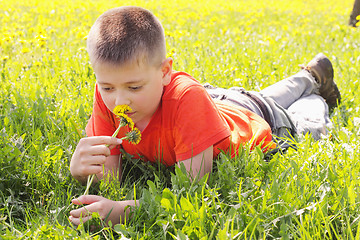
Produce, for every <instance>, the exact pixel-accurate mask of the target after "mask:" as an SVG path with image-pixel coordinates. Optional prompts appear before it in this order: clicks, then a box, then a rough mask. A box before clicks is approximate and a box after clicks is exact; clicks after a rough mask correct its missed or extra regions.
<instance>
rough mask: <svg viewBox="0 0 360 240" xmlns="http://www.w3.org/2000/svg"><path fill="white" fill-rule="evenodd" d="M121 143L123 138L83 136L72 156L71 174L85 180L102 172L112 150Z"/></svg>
mask: <svg viewBox="0 0 360 240" xmlns="http://www.w3.org/2000/svg"><path fill="white" fill-rule="evenodd" d="M121 143H122V140H121V139H118V138H113V137H110V136H96V137H86V138H82V139H81V140H80V141H79V143H78V145H77V146H76V149H75V152H74V154H73V156H72V158H71V162H70V172H71V175H72V176H73V177H74V178H76V179H77V180H78V181H80V182H84V181H85V180H86V177H87V176H89V175H91V174H99V173H101V172H102V170H103V167H102V165H103V164H105V161H106V159H107V157H108V156H110V150H111V149H112V148H114V147H115V146H116V145H119V144H121Z"/></svg>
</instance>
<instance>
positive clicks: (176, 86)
mask: <svg viewBox="0 0 360 240" xmlns="http://www.w3.org/2000/svg"><path fill="white" fill-rule="evenodd" d="M199 90H200V91H204V92H206V90H205V88H204V87H203V85H201V84H200V82H199V81H197V80H196V79H195V78H194V77H193V76H191V75H190V74H188V73H186V72H181V71H173V73H172V75H171V81H170V83H169V85H167V86H166V87H165V89H164V94H163V97H162V100H170V99H180V98H181V97H183V96H184V94H186V93H188V92H193V91H199Z"/></svg>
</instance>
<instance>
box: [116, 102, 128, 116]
mask: <svg viewBox="0 0 360 240" xmlns="http://www.w3.org/2000/svg"><path fill="white" fill-rule="evenodd" d="M131 110H132V109H131V108H130V107H129V106H128V105H125V104H123V105H117V106H116V107H115V108H114V110H113V113H114V114H115V115H118V116H119V115H123V114H124V113H126V112H129V111H131Z"/></svg>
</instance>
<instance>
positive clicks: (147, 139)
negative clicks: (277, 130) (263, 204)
mask: <svg viewBox="0 0 360 240" xmlns="http://www.w3.org/2000/svg"><path fill="white" fill-rule="evenodd" d="M118 125H119V123H118V119H117V118H116V116H115V115H114V114H113V113H112V112H111V111H110V110H109V109H107V107H106V106H105V104H104V102H103V100H102V98H101V95H100V93H99V91H98V88H97V85H96V88H95V99H94V106H93V113H92V116H91V118H90V120H89V122H88V124H87V126H86V133H87V135H88V136H89V137H90V136H101V135H104V136H111V135H112V134H113V133H114V131H115V129H116V128H117V126H118ZM127 131H128V129H127V127H124V128H122V129H121V130H120V132H119V134H118V137H123V136H124V135H125V133H126V132H127ZM271 140H272V136H271V130H270V126H269V125H268V124H267V122H266V121H265V120H264V119H262V118H261V117H260V116H258V115H256V114H255V113H253V112H250V111H248V110H246V109H245V108H242V107H240V106H235V105H232V104H231V105H229V104H227V103H223V102H214V101H213V100H212V99H211V97H210V96H209V94H208V93H207V91H206V90H205V88H204V87H203V86H202V85H201V84H200V83H199V82H198V81H196V80H195V79H194V78H193V77H192V76H190V75H188V74H187V73H184V72H173V74H172V77H171V82H170V84H169V85H167V86H165V87H164V92H163V96H162V98H161V103H160V105H159V106H158V108H157V110H156V112H155V113H154V115H153V116H152V118H151V120H150V122H149V124H148V125H147V127H146V128H145V129H144V130H143V131H142V132H141V141H140V143H139V144H137V145H133V144H130V143H128V142H127V141H124V142H123V144H122V146H123V148H124V150H125V151H126V152H127V153H129V154H131V155H133V156H135V157H139V156H142V157H143V159H144V160H145V161H152V162H157V161H161V162H162V163H164V164H166V165H168V166H170V165H173V164H175V163H176V162H179V161H182V160H185V159H189V158H191V157H192V156H195V155H197V154H199V153H201V152H202V151H204V150H205V149H207V148H208V147H210V146H211V145H213V146H214V157H216V156H217V155H218V154H219V153H220V151H221V150H223V151H225V152H226V151H228V150H229V149H232V150H235V151H232V154H234V153H235V152H236V149H238V148H239V147H241V146H242V144H243V143H244V142H249V141H253V142H252V143H253V145H259V144H262V148H263V149H266V148H269V146H271V147H270V148H272V145H273V144H272V142H271ZM230 146H231V147H230ZM111 154H120V151H119V148H115V149H112V151H111Z"/></svg>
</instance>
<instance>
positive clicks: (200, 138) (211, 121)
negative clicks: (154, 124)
mask: <svg viewBox="0 0 360 240" xmlns="http://www.w3.org/2000/svg"><path fill="white" fill-rule="evenodd" d="M179 98H180V101H179V104H178V106H177V111H176V119H175V123H174V125H175V126H176V127H175V129H176V130H175V131H174V139H175V153H176V161H182V160H185V159H189V158H191V157H192V156H195V155H197V154H199V153H201V152H202V151H204V150H206V149H207V148H208V147H210V146H211V145H215V144H216V143H217V142H219V141H221V140H223V139H224V138H227V137H229V136H230V130H229V129H228V126H227V125H226V123H225V121H224V120H223V119H222V116H221V115H220V113H219V111H218V109H217V107H216V105H215V103H214V102H213V100H212V99H211V97H210V96H209V94H208V93H207V92H206V90H205V89H204V88H203V87H202V86H201V85H192V86H190V87H188V88H187V89H186V90H185V91H184V92H183V93H182V95H181V96H179Z"/></svg>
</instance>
